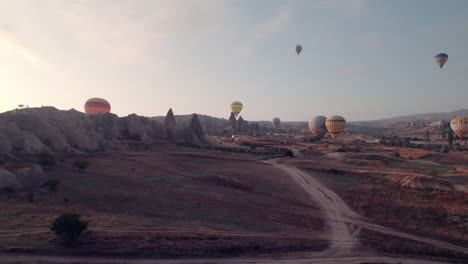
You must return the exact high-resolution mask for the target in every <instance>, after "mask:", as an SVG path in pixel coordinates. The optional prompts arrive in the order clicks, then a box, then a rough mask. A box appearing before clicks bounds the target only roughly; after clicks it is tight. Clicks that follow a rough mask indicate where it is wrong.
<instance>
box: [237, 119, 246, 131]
mask: <svg viewBox="0 0 468 264" xmlns="http://www.w3.org/2000/svg"><path fill="white" fill-rule="evenodd" d="M244 123H245V121H244V119H243V118H242V116H240V117H239V119H238V120H237V131H238V132H241V131H243V129H244Z"/></svg>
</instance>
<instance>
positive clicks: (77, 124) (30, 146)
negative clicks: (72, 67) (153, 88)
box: [0, 107, 165, 154]
mask: <svg viewBox="0 0 468 264" xmlns="http://www.w3.org/2000/svg"><path fill="white" fill-rule="evenodd" d="M164 136H165V129H164V125H162V124H160V123H158V122H156V121H152V120H149V119H148V118H145V117H141V116H137V115H135V114H132V115H129V116H126V117H118V116H117V115H114V114H100V115H86V114H84V113H81V112H78V111H76V110H73V109H72V110H68V111H62V110H57V109H55V108H53V107H41V108H29V109H21V110H15V111H10V112H7V113H3V114H0V154H10V153H27V154H35V153H39V152H42V151H50V152H71V151H94V150H98V149H103V148H118V147H122V142H123V141H128V140H131V141H143V142H148V143H150V142H153V141H154V140H157V139H160V138H163V137H164Z"/></svg>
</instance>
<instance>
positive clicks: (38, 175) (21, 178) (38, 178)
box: [16, 165, 47, 189]
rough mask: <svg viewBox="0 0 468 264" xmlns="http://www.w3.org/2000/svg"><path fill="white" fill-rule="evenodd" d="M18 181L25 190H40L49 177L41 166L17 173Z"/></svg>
mask: <svg viewBox="0 0 468 264" xmlns="http://www.w3.org/2000/svg"><path fill="white" fill-rule="evenodd" d="M16 180H17V181H18V183H19V184H20V185H21V187H22V188H23V189H34V188H40V187H41V186H42V185H44V183H46V182H47V175H46V174H45V173H44V171H43V170H42V168H41V166H39V165H34V166H32V167H29V168H23V169H20V170H18V171H17V172H16Z"/></svg>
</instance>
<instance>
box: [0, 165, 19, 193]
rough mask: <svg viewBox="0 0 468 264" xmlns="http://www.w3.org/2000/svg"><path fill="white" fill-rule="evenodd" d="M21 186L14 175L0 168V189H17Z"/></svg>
mask: <svg viewBox="0 0 468 264" xmlns="http://www.w3.org/2000/svg"><path fill="white" fill-rule="evenodd" d="M20 188H21V185H20V184H19V183H18V181H17V180H16V175H15V174H13V173H11V172H9V171H7V170H4V169H2V168H0V191H3V190H6V189H10V190H18V189H20Z"/></svg>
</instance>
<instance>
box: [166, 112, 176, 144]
mask: <svg viewBox="0 0 468 264" xmlns="http://www.w3.org/2000/svg"><path fill="white" fill-rule="evenodd" d="M164 126H165V128H166V136H167V138H168V139H169V140H171V141H175V140H176V127H177V122H176V119H175V117H174V113H173V112H172V108H170V109H169V111H168V112H167V114H166V118H165V119H164Z"/></svg>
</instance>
